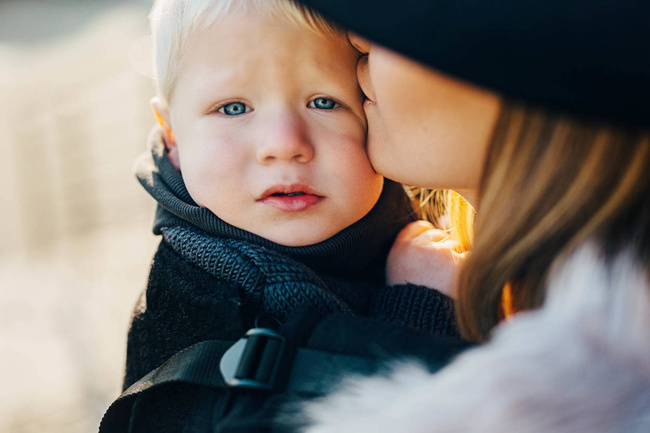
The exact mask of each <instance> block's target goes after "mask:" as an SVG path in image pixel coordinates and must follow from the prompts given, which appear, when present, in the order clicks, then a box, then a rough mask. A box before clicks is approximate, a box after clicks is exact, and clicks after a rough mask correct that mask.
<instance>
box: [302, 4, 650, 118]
mask: <svg viewBox="0 0 650 433" xmlns="http://www.w3.org/2000/svg"><path fill="white" fill-rule="evenodd" d="M299 1H300V2H301V3H304V4H305V5H307V6H310V7H312V8H314V9H315V10H317V11H319V12H321V13H322V14H323V15H324V16H326V17H328V18H330V19H332V20H333V21H335V22H337V23H339V24H340V25H342V26H343V27H344V28H347V29H349V30H352V31H354V32H356V33H358V34H360V35H361V36H364V37H366V38H368V39H370V40H372V41H374V42H376V43H379V44H381V45H384V46H386V47H388V48H390V49H393V50H395V51H397V52H399V53H401V54H404V55H406V56H408V57H410V58H412V59H414V60H417V61H419V62H421V63H424V64H426V65H428V66H431V67H433V68H435V69H437V70H439V71H442V72H445V73H447V74H450V75H452V76H455V77H457V78H460V79H463V80H466V81H469V82H472V83H475V84H478V85H479V86H482V87H485V88H488V89H491V90H493V91H496V92H498V93H501V94H503V95H505V96H507V97H510V98H514V99H519V100H523V101H526V102H528V103H530V104H533V105H540V106H544V107H547V108H550V109H553V110H558V111H563V112H568V113H571V114H574V115H579V116H586V117H589V118H595V119H598V120H605V121H613V122H617V123H623V124H628V125H632V126H641V127H648V126H650V103H649V102H648V101H650V2H648V1H645V0H399V1H396V0H299Z"/></svg>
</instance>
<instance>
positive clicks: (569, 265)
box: [305, 245, 650, 433]
mask: <svg viewBox="0 0 650 433" xmlns="http://www.w3.org/2000/svg"><path fill="white" fill-rule="evenodd" d="M305 413H306V414H307V416H308V417H309V419H310V422H311V425H310V427H309V428H308V429H307V430H306V431H307V432H308V433H346V432H355V433H356V432H373V433H383V432H391V433H392V432H409V433H418V432H445V433H446V432H480V433H497V432H498V433H503V432H517V433H538V432H539V433H542V432H544V433H569V432H571V433H576V432H577V433H581V432H585V433H587V432H588V433H622V432H626V433H627V432H629V433H637V432H638V433H641V432H643V433H648V432H650V288H649V287H648V276H647V274H645V272H644V271H643V270H642V269H641V268H640V267H639V266H635V264H634V262H633V260H632V259H631V256H630V255H626V254H622V255H621V256H620V257H618V258H617V259H616V260H615V261H614V262H613V263H612V264H611V265H610V266H605V263H604V260H603V259H602V258H601V257H599V254H598V251H597V250H596V248H595V247H593V246H589V245H587V246H583V247H582V248H581V249H580V250H578V251H577V252H576V253H574V254H573V255H572V256H570V257H569V258H568V259H567V260H566V261H565V262H564V264H563V265H562V266H561V267H559V268H558V269H556V270H555V271H554V272H553V276H552V278H550V282H549V287H548V298H547V301H546V303H545V305H544V307H543V308H541V309H540V310H537V311H534V312H528V313H522V314H518V315H517V316H515V317H514V318H512V319H511V320H509V321H508V322H507V323H504V324H502V325H500V326H499V327H498V328H497V329H496V332H495V333H494V336H493V338H492V340H491V341H490V342H489V343H487V344H485V345H484V346H482V347H480V348H477V349H473V350H471V351H468V352H466V353H465V354H463V355H461V356H460V357H459V358H458V359H456V360H455V361H454V362H453V363H451V364H450V365H449V366H448V367H446V368H445V369H444V370H442V371H441V372H439V373H437V374H433V375H431V374H429V373H428V372H426V371H425V370H424V369H423V368H422V367H420V366H418V365H417V364H415V363H411V364H408V365H404V364H400V365H397V366H396V367H395V368H394V369H393V372H392V373H391V374H390V375H389V376H388V377H373V378H365V379H364V378H358V379H351V380H349V381H348V382H347V383H345V384H344V385H343V387H342V389H341V390H340V391H339V392H338V393H336V394H334V395H332V396H330V397H328V398H325V399H323V400H321V401H319V402H316V403H312V404H309V405H307V406H306V407H305Z"/></svg>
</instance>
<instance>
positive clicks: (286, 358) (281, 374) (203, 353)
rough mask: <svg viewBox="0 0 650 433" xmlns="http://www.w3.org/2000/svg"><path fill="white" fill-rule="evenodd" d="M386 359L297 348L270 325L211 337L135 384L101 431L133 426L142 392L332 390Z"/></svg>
mask: <svg viewBox="0 0 650 433" xmlns="http://www.w3.org/2000/svg"><path fill="white" fill-rule="evenodd" d="M385 366H386V362H385V360H381V359H377V358H370V357H361V356H354V355H345V354H339V353H328V352H324V351H320V350H314V349H308V348H296V347H293V345H292V343H291V341H290V340H289V339H287V338H286V337H284V336H283V335H281V334H279V333H277V332H275V331H273V330H271V329H268V328H253V329H251V330H249V331H248V332H247V333H246V335H245V336H244V337H243V338H241V339H240V340H238V341H237V342H234V344H233V342H232V341H222V340H209V341H202V342H200V343H196V344H194V345H192V346H190V347H188V348H186V349H184V350H181V351H180V352H177V353H176V354H175V355H173V356H172V357H171V358H169V360H167V362H165V363H164V364H163V365H161V366H160V367H158V368H156V369H154V370H152V371H151V372H149V373H148V374H147V375H146V376H144V377H143V378H142V379H140V380H139V381H137V382H136V383H134V384H133V385H131V386H130V387H129V388H128V389H127V390H126V391H124V392H123V393H122V395H120V397H119V398H118V399H117V400H115V402H113V404H112V405H111V406H110V407H109V408H108V410H107V411H106V413H105V414H104V417H103V419H102V422H101V425H100V428H99V432H100V433H113V432H126V431H128V424H129V419H130V415H131V409H132V407H133V404H134V403H135V400H136V399H137V398H138V397H139V396H142V395H145V394H147V393H150V392H153V391H154V390H156V389H160V388H162V387H165V386H169V385H172V384H177V383H184V384H189V385H196V386H200V387H208V388H221V389H226V388H243V389H250V390H258V391H260V392H270V393H280V392H284V391H291V392H293V393H297V394H300V395H303V396H306V397H307V396H309V397H317V396H323V395H326V394H327V393H328V392H329V391H331V389H332V387H333V386H334V385H335V384H337V383H339V381H340V379H342V377H343V376H344V375H348V374H363V375H368V374H373V373H376V372H378V371H380V370H381V369H382V368H385Z"/></svg>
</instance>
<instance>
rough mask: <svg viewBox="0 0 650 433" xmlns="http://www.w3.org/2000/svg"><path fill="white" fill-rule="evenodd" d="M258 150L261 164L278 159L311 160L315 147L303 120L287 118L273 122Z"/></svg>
mask: <svg viewBox="0 0 650 433" xmlns="http://www.w3.org/2000/svg"><path fill="white" fill-rule="evenodd" d="M271 123H272V125H270V127H269V128H268V130H267V131H266V133H265V134H264V137H263V141H262V143H261V145H260V146H259V148H258V150H257V160H258V162H259V163H260V164H271V163H274V162H278V161H295V162H301V163H305V162H309V161H311V159H312V158H313V157H314V148H313V147H312V145H311V142H310V140H309V138H308V137H307V133H306V130H305V127H304V125H303V123H302V121H301V120H300V119H298V118H286V119H281V120H278V119H276V120H275V121H274V122H271Z"/></svg>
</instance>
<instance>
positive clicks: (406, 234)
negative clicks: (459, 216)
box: [396, 221, 447, 242]
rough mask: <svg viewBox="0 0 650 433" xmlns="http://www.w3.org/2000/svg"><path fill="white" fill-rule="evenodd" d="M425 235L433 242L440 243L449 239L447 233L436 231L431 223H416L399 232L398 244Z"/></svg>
mask: <svg viewBox="0 0 650 433" xmlns="http://www.w3.org/2000/svg"><path fill="white" fill-rule="evenodd" d="M424 234H426V235H425V236H426V237H427V238H428V240H430V241H431V242H438V241H441V240H443V239H445V238H446V237H447V233H445V232H444V231H443V230H438V229H436V228H435V226H434V225H433V224H431V223H430V222H429V221H414V222H412V223H409V224H407V225H406V227H404V228H403V229H402V230H401V231H400V232H399V235H397V239H396V242H406V241H409V240H411V239H414V238H416V237H418V236H421V235H424Z"/></svg>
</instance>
